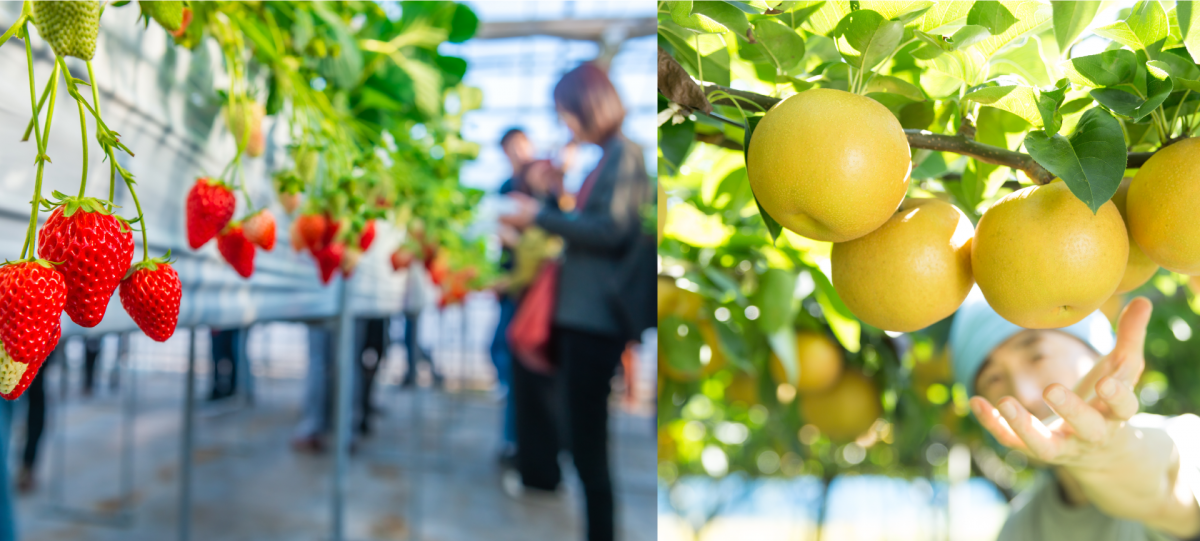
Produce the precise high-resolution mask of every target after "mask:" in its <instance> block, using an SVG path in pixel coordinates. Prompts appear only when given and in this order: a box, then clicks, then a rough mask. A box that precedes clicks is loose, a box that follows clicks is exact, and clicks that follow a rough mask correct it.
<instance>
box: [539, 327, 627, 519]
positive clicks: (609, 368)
mask: <svg viewBox="0 0 1200 541" xmlns="http://www.w3.org/2000/svg"><path fill="white" fill-rule="evenodd" d="M555 334H556V335H557V344H556V346H557V347H556V350H555V351H556V352H557V354H558V359H559V363H560V371H561V374H560V377H561V378H562V381H563V384H564V391H565V395H566V406H567V408H566V410H567V435H568V440H569V442H570V449H571V457H572V458H573V459H574V461H575V470H576V471H577V472H579V480H580V481H581V482H582V484H583V494H584V499H585V500H586V510H587V539H588V541H612V539H613V524H614V519H613V487H612V476H611V475H610V473H609V463H608V395H609V392H610V391H611V381H612V377H613V374H614V373H615V372H616V369H617V365H619V364H620V363H621V353H622V352H624V351H625V344H624V342H623V341H621V340H620V339H618V338H615V337H608V336H601V335H597V334H591V333H586V332H580V331H575V330H570V329H562V328H556V329H555Z"/></svg>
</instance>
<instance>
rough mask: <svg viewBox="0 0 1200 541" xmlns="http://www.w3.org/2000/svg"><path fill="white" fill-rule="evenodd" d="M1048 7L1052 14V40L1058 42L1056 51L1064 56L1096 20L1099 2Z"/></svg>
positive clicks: (1060, 4) (1057, 3)
mask: <svg viewBox="0 0 1200 541" xmlns="http://www.w3.org/2000/svg"><path fill="white" fill-rule="evenodd" d="M1050 7H1051V9H1052V10H1053V12H1054V39H1055V41H1057V42H1058V50H1059V51H1061V52H1062V55H1063V56H1066V55H1067V51H1068V50H1069V49H1070V48H1071V44H1072V43H1075V40H1076V38H1078V37H1079V35H1080V34H1082V33H1083V31H1084V30H1086V29H1087V27H1088V25H1089V24H1091V23H1092V19H1095V18H1096V12H1097V11H1099V10H1100V2H1098V1H1079V2H1051V3H1050Z"/></svg>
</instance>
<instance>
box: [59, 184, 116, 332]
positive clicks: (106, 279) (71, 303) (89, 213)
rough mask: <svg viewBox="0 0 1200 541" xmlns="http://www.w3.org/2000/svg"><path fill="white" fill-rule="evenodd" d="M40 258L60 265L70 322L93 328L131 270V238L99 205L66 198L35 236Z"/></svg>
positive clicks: (101, 204)
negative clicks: (122, 279) (64, 283)
mask: <svg viewBox="0 0 1200 541" xmlns="http://www.w3.org/2000/svg"><path fill="white" fill-rule="evenodd" d="M38 255H39V256H41V258H42V259H45V260H47V261H53V262H55V263H62V265H61V266H60V267H59V268H58V271H59V272H60V273H62V276H63V278H64V279H65V280H66V284H67V315H68V316H71V321H74V322H75V323H78V324H79V325H80V326H83V327H95V326H96V325H97V324H98V323H100V320H102V319H104V312H105V310H107V309H108V301H109V299H111V298H112V295H113V293H114V292H115V291H116V290H117V286H118V285H120V284H121V278H124V277H125V273H126V272H127V271H128V270H129V263H130V261H132V260H133V232H132V231H131V230H130V229H129V226H128V225H127V224H125V223H123V222H121V221H120V220H118V219H117V218H116V217H114V216H112V215H111V214H109V211H108V210H107V209H105V208H104V205H103V203H101V202H100V201H99V200H97V199H93V198H90V197H87V198H78V197H67V198H63V199H62V201H61V202H60V203H59V206H58V207H56V208H55V209H54V212H52V213H50V218H49V219H47V220H46V224H45V225H43V226H42V230H41V231H40V232H39V233H38Z"/></svg>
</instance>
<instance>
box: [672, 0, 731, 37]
mask: <svg viewBox="0 0 1200 541" xmlns="http://www.w3.org/2000/svg"><path fill="white" fill-rule="evenodd" d="M706 3H707V2H700V4H706ZM731 7H732V6H731ZM667 8H668V9H669V10H670V11H671V20H672V21H674V22H675V24H677V25H679V26H682V27H684V28H687V29H688V30H692V31H695V32H701V33H704V34H718V33H722V32H728V31H729V29H728V28H726V27H725V26H724V25H722V24H721V23H719V22H717V21H716V20H714V19H713V18H711V17H708V16H706V15H703V14H699V13H692V2H691V1H690V0H680V1H674V2H667Z"/></svg>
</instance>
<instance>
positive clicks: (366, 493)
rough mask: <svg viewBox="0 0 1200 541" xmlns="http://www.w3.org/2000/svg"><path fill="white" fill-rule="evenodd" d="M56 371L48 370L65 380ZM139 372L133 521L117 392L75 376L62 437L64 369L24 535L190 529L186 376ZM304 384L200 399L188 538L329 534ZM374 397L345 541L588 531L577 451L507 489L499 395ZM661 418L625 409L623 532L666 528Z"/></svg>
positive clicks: (617, 444) (136, 539) (23, 521)
mask: <svg viewBox="0 0 1200 541" xmlns="http://www.w3.org/2000/svg"><path fill="white" fill-rule="evenodd" d="M50 370H52V372H51V373H49V374H47V375H50V376H53V375H55V374H57V371H56V370H54V369H53V368H50ZM76 373H77V372H76ZM137 377H138V380H139V381H138V385H137V394H138V395H139V396H138V400H137V401H138V404H137V416H136V423H135V425H136V428H135V430H134V441H135V446H134V454H133V464H134V467H133V471H134V476H133V490H132V495H131V497H130V498H129V502H128V503H129V509H128V511H129V512H128V513H126V514H125V516H124V518H126V519H128V520H126V521H124V523H122V518H123V517H122V512H123V508H124V506H123V503H125V502H124V499H123V498H122V497H121V495H120V474H119V472H120V464H121V456H122V455H121V452H120V441H121V439H120V434H121V432H120V427H121V423H122V415H121V411H122V410H121V405H122V402H121V398H120V397H119V396H118V395H117V394H116V393H115V392H114V391H111V390H109V389H107V388H105V389H103V390H102V391H101V392H98V394H97V396H95V397H93V398H89V399H84V398H81V397H80V396H79V392H78V389H79V386H78V382H76V381H72V383H71V385H70V388H71V392H70V394H69V397H68V399H67V405H66V409H65V412H66V421H65V424H66V436H65V441H64V440H59V439H58V438H59V436H61V435H62V432H60V431H59V428H60V427H59V426H58V425H57V424H55V421H56V420H57V417H56V414H57V413H58V412H56V411H55V410H54V409H53V408H54V407H55V406H56V404H54V403H53V398H54V397H55V396H56V395H57V393H56V392H55V391H56V390H57V388H58V379H57V377H52V378H51V379H49V380H48V382H47V383H48V394H49V395H50V398H51V408H52V410H51V412H50V424H49V425H48V427H47V431H46V436H45V438H44V439H43V452H42V456H41V458H40V463H39V465H38V487H37V490H36V492H34V493H33V494H31V495H27V496H21V497H20V498H19V500H18V517H19V528H20V531H21V539H24V540H26V541H51V540H83V539H87V540H95V541H105V540H113V541H116V540H120V541H142V540H145V541H150V540H153V541H164V540H170V539H177V538H178V497H179V492H180V478H181V476H180V469H179V460H180V434H181V431H180V427H181V406H182V403H181V396H182V394H183V378H182V375H181V374H179V373H172V372H164V371H152V372H141V373H138V374H137ZM72 379H74V378H72ZM106 379H107V375H106V376H105V380H106ZM206 379H207V378H205V377H203V376H202V375H201V376H198V377H197V386H196V388H197V396H198V397H204V396H206V391H207V383H206ZM51 382H53V384H51ZM105 383H107V381H105ZM301 386H302V380H300V379H295V378H286V379H285V378H272V379H264V378H260V379H259V380H258V381H257V388H256V397H255V400H254V404H253V405H252V406H244V405H243V404H214V403H207V402H200V403H199V405H198V408H197V415H196V424H195V427H196V430H195V454H194V455H193V456H194V457H195V469H194V472H195V473H194V477H193V487H194V490H193V494H194V496H193V515H192V516H193V518H192V531H191V539H203V540H213V541H215V540H221V541H225V540H228V541H240V540H246V541H251V540H253V541H270V540H281V541H282V540H289V541H290V540H305V541H308V540H318V539H320V540H324V539H329V533H328V532H329V524H330V520H331V511H330V501H331V486H332V485H331V483H332V477H331V471H332V466H333V460H332V457H331V455H329V454H325V455H317V456H313V455H304V454H298V453H296V452H294V451H293V450H292V449H291V448H290V447H289V438H290V437H291V434H292V430H293V428H294V426H295V424H296V421H297V418H298V412H299V400H300V392H301ZM376 402H377V405H378V406H379V407H380V408H381V410H382V415H381V417H380V418H379V419H378V420H377V422H376V425H375V433H374V434H373V435H372V436H371V437H369V438H367V439H365V440H362V441H361V442H360V443H359V444H358V445H357V448H356V453H355V454H354V455H353V456H352V458H351V461H350V466H349V471H348V475H347V478H346V487H347V497H346V498H347V500H346V502H347V505H346V518H345V524H346V534H347V535H346V539H347V540H348V541H368V540H381V541H382V540H401V539H405V540H407V539H413V540H422V541H459V540H463V541H467V540H470V541H476V540H480V539H487V540H514V541H515V540H522V541H526V540H554V541H558V540H570V539H579V538H581V537H582V535H581V533H580V532H581V531H582V530H581V528H582V526H581V524H582V523H581V495H582V491H581V488H580V487H579V485H578V482H577V481H576V480H575V479H574V477H573V475H572V474H571V470H570V469H569V459H568V460H564V465H565V467H566V472H565V473H567V477H568V479H569V481H568V483H567V486H566V490H565V495H561V496H559V497H554V498H548V499H546V498H541V499H535V500H533V501H529V500H516V499H513V498H510V497H509V496H507V495H506V494H505V493H504V491H503V490H502V488H501V487H502V484H501V476H500V472H499V468H498V467H497V463H496V459H495V452H496V449H497V438H498V429H497V423H498V422H499V418H500V409H499V407H498V403H497V400H496V398H495V397H493V396H492V395H491V394H490V393H481V392H469V391H468V392H463V393H445V392H440V391H433V390H429V389H422V390H420V391H413V390H403V391H401V390H399V389H398V388H396V387H394V386H391V385H387V386H383V387H380V388H379V389H378V392H377V395H376ZM418 411H420V413H421V415H419V416H418V415H416V413H417V412H418ZM24 419H25V415H24V411H23V407H21V406H19V407H18V408H17V409H16V412H15V413H14V420H13V443H14V445H12V446H11V447H12V448H10V461H9V464H16V463H18V461H17V458H18V456H19V454H18V451H19V447H20V444H21V442H22V441H23V434H24V428H23V426H24ZM652 423H653V419H652V418H649V417H646V416H643V415H634V414H629V413H617V414H616V415H614V417H613V419H612V424H611V431H612V432H611V433H612V434H613V440H614V446H613V449H614V455H613V461H614V464H615V467H616V472H615V483H616V486H617V499H618V506H619V507H618V512H619V515H618V522H619V531H620V532H621V533H620V535H619V536H620V538H621V539H624V540H627V541H637V540H643V539H645V540H649V539H653V538H654V537H655V535H656V514H655V509H656V505H655V502H656V500H655V498H656V492H655V490H656V489H655V484H654V468H655V460H656V458H655V455H656V453H655V448H656V441H655V439H654V438H653V437H652ZM60 444H61V445H62V446H65V447H66V453H65V455H63V454H61V453H59V449H60V448H61V447H60ZM60 459H61V461H60ZM56 471H65V472H66V474H65V475H63V476H58V475H56ZM60 481H61V484H60Z"/></svg>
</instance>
